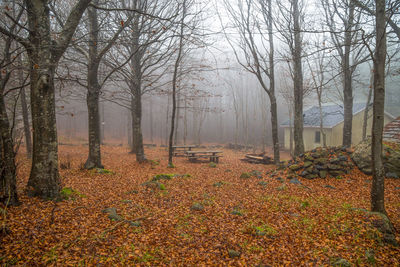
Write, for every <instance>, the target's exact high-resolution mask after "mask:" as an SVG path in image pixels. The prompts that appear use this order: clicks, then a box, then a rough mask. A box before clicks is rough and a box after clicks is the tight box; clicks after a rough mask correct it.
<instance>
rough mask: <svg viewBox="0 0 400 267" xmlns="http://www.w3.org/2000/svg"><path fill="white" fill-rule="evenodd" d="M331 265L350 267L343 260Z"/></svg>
mask: <svg viewBox="0 0 400 267" xmlns="http://www.w3.org/2000/svg"><path fill="white" fill-rule="evenodd" d="M332 265H333V266H339V267H351V264H350V263H349V262H348V261H347V260H345V259H338V260H336V261H335V262H334V263H333V264H332Z"/></svg>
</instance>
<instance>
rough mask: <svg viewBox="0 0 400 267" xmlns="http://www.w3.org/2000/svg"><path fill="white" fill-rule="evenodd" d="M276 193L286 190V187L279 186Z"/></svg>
mask: <svg viewBox="0 0 400 267" xmlns="http://www.w3.org/2000/svg"><path fill="white" fill-rule="evenodd" d="M276 190H278V191H285V190H286V185H281V186H279V187H278V188H276Z"/></svg>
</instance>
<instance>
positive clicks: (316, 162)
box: [314, 158, 328, 165]
mask: <svg viewBox="0 0 400 267" xmlns="http://www.w3.org/2000/svg"><path fill="white" fill-rule="evenodd" d="M327 162H328V159H327V158H317V159H316V160H314V163H315V164H319V165H325V164H326V163H327Z"/></svg>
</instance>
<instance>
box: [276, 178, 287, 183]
mask: <svg viewBox="0 0 400 267" xmlns="http://www.w3.org/2000/svg"><path fill="white" fill-rule="evenodd" d="M276 180H277V181H278V182H281V183H282V182H284V181H285V180H283V179H282V178H281V177H277V178H276Z"/></svg>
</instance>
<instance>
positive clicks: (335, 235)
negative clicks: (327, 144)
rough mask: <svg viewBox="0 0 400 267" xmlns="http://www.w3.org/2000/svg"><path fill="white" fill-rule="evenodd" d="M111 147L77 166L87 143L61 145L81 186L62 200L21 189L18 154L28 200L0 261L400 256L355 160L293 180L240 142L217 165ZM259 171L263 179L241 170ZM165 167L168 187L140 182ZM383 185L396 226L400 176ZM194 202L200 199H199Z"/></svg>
mask: <svg viewBox="0 0 400 267" xmlns="http://www.w3.org/2000/svg"><path fill="white" fill-rule="evenodd" d="M103 151H104V152H103V161H104V164H105V166H106V168H107V169H109V170H111V171H112V172H111V173H97V172H96V171H85V170H81V169H80V166H81V164H82V162H84V160H85V156H86V155H87V148H86V147H85V146H60V162H65V161H70V165H71V167H70V168H69V169H68V168H67V169H63V170H61V176H62V181H63V186H64V187H68V188H72V189H73V190H76V192H79V195H77V196H76V197H75V198H74V199H70V200H66V201H63V202H58V203H53V202H51V201H42V200H38V199H35V198H28V197H27V196H26V195H24V194H23V192H22V190H23V188H24V186H25V184H26V181H27V175H28V173H29V163H28V162H27V161H26V160H25V158H24V157H23V156H21V157H19V160H18V161H19V170H18V171H19V173H18V177H19V180H18V188H19V192H20V194H21V195H22V196H21V200H22V202H23V203H22V205H21V206H19V207H12V208H9V209H8V211H7V216H6V223H7V226H8V228H9V229H10V234H8V235H5V236H1V248H0V261H1V263H2V264H16V265H22V264H27V265H35V264H36V265H37V264H39V265H78V264H85V265H97V264H104V265H120V266H126V265H143V266H146V265H147V266H154V265H174V266H175V265H178V266H194V265H253V266H254V265H258V264H268V265H278V264H281V265H285V264H287V265H307V264H311V265H317V264H318V265H329V264H331V263H332V261H334V260H336V259H338V258H341V259H345V260H347V261H348V262H350V263H351V264H359V265H368V264H369V262H368V261H369V260H371V259H368V258H367V257H366V256H365V255H366V252H367V251H373V252H374V260H375V262H376V264H377V265H379V266H382V265H387V266H395V265H399V257H398V256H397V255H399V254H400V253H399V252H400V251H399V249H398V248H394V247H391V246H385V245H382V243H381V236H380V233H379V232H377V230H376V229H375V228H374V227H372V226H371V221H372V220H373V218H370V217H368V216H367V215H365V214H364V213H361V212H358V211H357V210H356V208H368V207H369V192H370V180H371V178H370V177H368V176H365V175H364V174H362V173H360V172H359V171H358V170H354V171H353V172H352V173H351V174H348V175H345V176H344V177H343V179H341V180H337V179H334V178H329V179H316V180H313V181H309V180H305V179H301V178H299V179H300V180H301V182H302V184H303V185H295V184H291V183H289V182H288V180H287V179H286V171H285V170H283V171H276V172H274V171H273V170H272V166H267V165H258V164H257V165H252V164H248V163H244V162H241V161H240V160H239V159H240V158H242V157H243V155H244V152H243V153H240V152H233V151H231V150H224V157H223V158H222V160H221V162H220V163H219V164H217V167H216V168H212V167H210V166H209V164H208V163H189V162H188V161H187V159H186V158H175V159H174V164H175V165H176V168H167V167H166V166H167V152H166V151H165V150H164V149H162V148H150V149H147V150H146V155H147V157H148V158H150V159H152V160H153V161H152V162H148V163H146V164H141V165H140V164H138V163H136V162H135V157H134V155H130V154H128V149H126V148H123V147H114V146H105V147H104V149H103ZM158 162H159V163H158ZM65 165H68V164H65ZM252 170H257V171H260V172H261V174H262V177H259V178H257V177H256V176H251V177H250V178H245V179H243V178H240V176H241V174H242V173H244V172H248V173H251V171H252ZM267 171H268V172H269V174H268V175H266V172H267ZM157 174H179V175H176V176H175V177H173V178H172V179H162V180H159V181H158V182H160V183H162V184H163V187H156V188H149V187H147V186H143V185H142V184H143V183H145V182H147V181H150V180H151V179H152V178H153V177H154V176H155V175H157ZM185 174H186V175H185ZM277 178H282V179H277ZM281 180H283V181H282V182H281ZM386 184H387V187H386V192H387V194H386V201H387V203H386V204H387V210H388V213H389V217H391V219H392V221H393V224H394V226H395V227H396V228H397V229H400V218H399V217H398V214H400V205H399V204H398V203H399V202H400V197H399V192H400V191H398V189H396V188H398V187H400V183H399V181H396V180H387V182H386ZM327 185H329V186H331V188H327V187H326V186H327ZM332 188H334V189H332ZM195 203H198V204H200V205H202V206H203V209H201V210H193V209H191V207H192V206H193V205H194V204H195ZM110 207H113V208H115V209H116V212H117V213H118V215H120V216H122V217H123V218H124V220H125V221H126V222H128V221H132V220H135V219H137V218H139V219H140V223H137V224H135V225H136V226H134V225H131V224H129V223H126V222H125V221H113V220H110V219H109V218H108V217H107V215H106V214H104V213H102V212H101V211H102V210H103V209H105V208H110ZM232 251H236V252H238V256H233V257H232V255H236V254H234V253H233V252H232ZM230 254H231V255H230Z"/></svg>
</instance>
